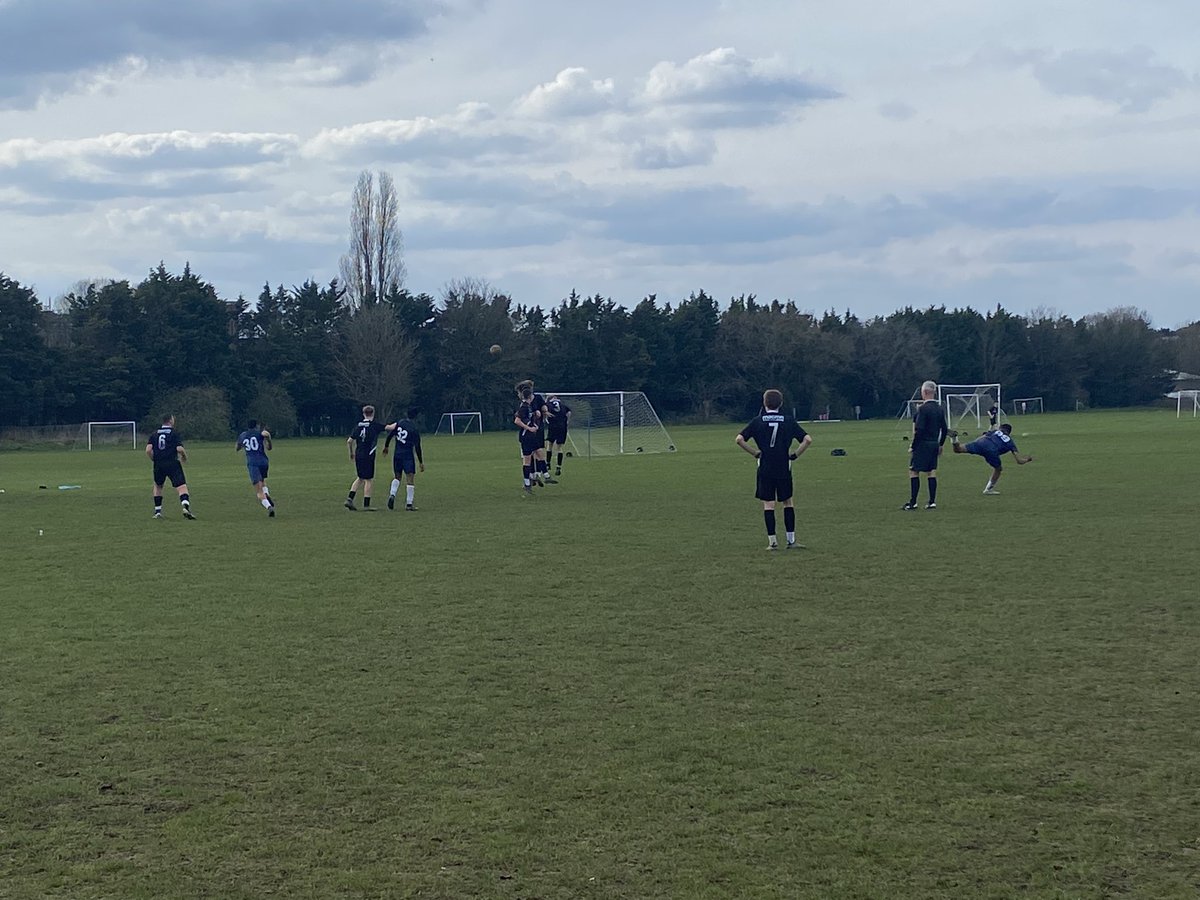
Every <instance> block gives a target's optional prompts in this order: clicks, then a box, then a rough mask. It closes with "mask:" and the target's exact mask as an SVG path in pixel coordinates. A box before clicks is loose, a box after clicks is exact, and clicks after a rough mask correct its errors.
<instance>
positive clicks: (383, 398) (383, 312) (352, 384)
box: [334, 305, 413, 415]
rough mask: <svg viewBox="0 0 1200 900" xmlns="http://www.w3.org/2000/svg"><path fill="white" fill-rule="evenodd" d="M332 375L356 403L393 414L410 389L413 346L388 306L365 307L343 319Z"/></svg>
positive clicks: (337, 340) (384, 413) (385, 413)
mask: <svg viewBox="0 0 1200 900" xmlns="http://www.w3.org/2000/svg"><path fill="white" fill-rule="evenodd" d="M336 346H337V353H336V355H335V358H334V376H335V377H336V379H337V382H338V386H339V387H340V388H341V389H342V390H343V391H345V393H346V395H347V396H348V397H350V398H351V399H353V400H354V402H355V403H363V404H366V403H371V404H374V405H375V406H377V407H378V408H379V411H380V414H381V415H388V414H391V413H395V412H396V410H397V409H399V406H400V404H401V403H402V402H403V401H404V400H405V399H406V397H407V395H408V394H409V393H410V392H411V390H412V368H413V345H412V342H411V341H409V340H408V338H407V337H406V336H405V334H404V329H403V328H402V327H401V325H400V323H399V322H398V321H396V316H395V314H394V313H393V312H392V310H391V307H389V306H386V305H375V306H368V307H364V308H362V309H360V310H359V311H358V312H357V313H355V314H354V315H353V316H350V317H349V318H348V319H345V320H343V322H342V325H341V328H340V330H339V332H338V336H337V339H336Z"/></svg>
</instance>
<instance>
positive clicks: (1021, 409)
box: [1012, 397, 1046, 416]
mask: <svg viewBox="0 0 1200 900" xmlns="http://www.w3.org/2000/svg"><path fill="white" fill-rule="evenodd" d="M1012 411H1013V415H1014V416H1027V415H1029V414H1030V413H1040V412H1045V411H1046V409H1045V407H1044V406H1043V405H1042V398H1041V397H1021V398H1019V399H1017V400H1014V401H1013V402H1012Z"/></svg>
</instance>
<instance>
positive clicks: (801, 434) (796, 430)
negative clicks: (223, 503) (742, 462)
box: [741, 412, 808, 475]
mask: <svg viewBox="0 0 1200 900" xmlns="http://www.w3.org/2000/svg"><path fill="white" fill-rule="evenodd" d="M741 435H742V437H743V438H744V439H745V440H747V441H749V440H753V441H754V443H756V444H757V445H758V449H759V450H760V451H761V452H762V456H761V457H759V460H758V468H759V470H760V471H762V472H765V473H768V474H772V475H783V474H786V473H787V472H788V469H789V462H790V461H789V460H788V455H789V454H790V453H791V448H792V441H793V440H797V441H803V440H804V438H805V437H807V436H808V432H807V431H805V430H804V429H803V428H801V427H800V423H799V422H797V421H796V420H795V419H794V418H792V417H791V416H789V415H786V414H784V413H780V412H764V413H763V414H762V415H759V416H755V417H754V418H753V419H751V420H750V422H749V424H747V425H746V427H745V428H743V429H742V430H741Z"/></svg>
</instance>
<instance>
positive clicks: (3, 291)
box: [0, 264, 1200, 438]
mask: <svg viewBox="0 0 1200 900" xmlns="http://www.w3.org/2000/svg"><path fill="white" fill-rule="evenodd" d="M366 277H367V276H366V275H365V274H362V275H360V278H361V279H363V280H365V279H366ZM380 277H381V276H380V274H379V273H378V272H376V275H375V278H376V282H375V283H376V284H379V283H381V282H380V281H379V279H380ZM384 281H385V282H386V283H387V285H388V286H387V289H386V291H385V292H377V291H375V290H363V289H362V286H361V285H359V286H358V288H359V289H358V290H357V291H355V292H354V294H353V295H352V297H351V296H348V292H347V288H346V287H345V286H344V285H343V283H342V282H340V281H339V280H337V279H335V280H333V281H331V282H329V283H328V284H319V283H317V282H314V281H311V280H310V281H305V282H304V283H303V284H301V285H299V286H293V287H290V288H289V287H284V286H283V285H278V286H276V287H271V286H270V285H269V284H267V285H264V287H263V289H262V292H261V293H260V294H259V295H258V297H257V298H255V300H254V302H253V303H252V302H250V301H248V300H247V299H246V298H244V297H238V298H237V299H236V300H223V299H221V298H220V297H219V296H218V295H217V292H216V290H215V289H214V288H213V286H212V285H211V284H209V283H208V282H206V281H205V280H204V279H202V278H201V277H200V276H198V275H196V274H195V273H193V272H192V271H191V270H190V268H189V267H185V268H184V271H183V273H182V274H173V273H171V272H169V271H168V270H167V269H166V268H165V267H164V266H163V265H162V264H159V265H158V267H156V268H154V269H152V270H151V271H150V272H149V273H148V274H147V276H146V277H145V278H144V279H143V280H142V281H141V282H140V283H138V284H131V283H129V282H128V281H97V282H92V283H87V284H83V285H80V286H79V287H78V288H77V289H76V290H74V291H72V292H70V293H68V294H67V295H66V296H65V297H63V298H59V299H58V300H57V301H56V302H55V304H54V305H53V308H52V309H51V308H49V307H48V306H47V305H46V304H44V303H43V302H42V301H41V300H40V298H38V297H37V296H36V294H35V292H34V291H33V290H32V289H31V288H29V287H25V286H23V285H21V284H20V283H19V282H17V281H16V280H14V279H12V278H11V277H9V276H8V275H5V274H3V273H0V425H4V426H12V425H51V424H61V423H73V422H82V421H89V420H90V421H102V420H129V419H133V420H136V421H138V422H139V423H142V424H143V425H145V424H152V420H153V419H154V417H155V416H156V415H157V414H159V413H160V412H164V411H168V410H170V411H174V412H176V413H177V414H179V415H181V417H183V418H184V419H185V420H187V421H188V422H189V425H188V428H187V433H188V434H189V435H190V436H195V437H197V438H200V437H225V436H227V435H228V434H229V433H230V432H231V431H232V430H233V429H234V426H235V423H240V422H242V421H243V420H244V419H246V418H248V417H251V416H253V417H257V418H259V419H261V420H263V421H266V422H269V423H270V424H271V425H272V428H273V430H274V431H275V432H276V433H278V434H294V435H317V434H334V433H337V434H340V433H343V432H346V431H348V430H349V427H350V426H351V425H352V424H353V422H354V421H355V420H356V418H357V415H358V408H359V406H360V405H362V404H363V403H367V402H370V403H374V404H375V405H376V406H378V407H380V408H381V409H382V410H383V411H384V413H385V415H393V414H395V413H397V412H398V411H400V410H401V408H402V407H403V406H407V405H408V404H409V403H411V402H416V403H417V405H419V406H420V407H421V409H422V415H423V418H424V419H425V422H426V424H427V426H429V425H432V424H433V423H435V422H436V421H437V418H438V417H439V415H440V414H441V413H442V412H445V411H451V410H464V411H465V410H472V411H475V410H477V411H480V412H482V414H483V421H484V424H485V427H488V428H505V427H508V425H509V423H510V422H511V419H512V409H513V398H512V385H513V384H514V383H515V382H516V381H518V380H520V379H521V378H526V377H532V378H534V379H535V380H536V381H537V383H538V385H539V387H541V388H544V389H556V390H561V391H601V390H617V389H619V390H640V391H645V392H646V394H647V396H648V397H649V398H650V400H651V402H652V403H653V404H654V406H655V408H656V409H657V410H658V412H659V414H660V415H661V416H662V417H663V418H664V419H666V420H669V421H677V422H679V421H711V420H723V419H743V418H747V417H748V416H750V415H752V414H753V413H755V412H756V411H757V409H758V404H759V395H760V393H761V391H762V389H763V388H765V387H768V386H772V387H779V388H781V389H782V390H783V391H784V392H785V396H786V397H787V401H788V405H789V406H794V407H795V408H796V411H797V413H798V414H799V415H800V416H801V417H802V418H808V417H814V416H816V415H819V414H822V413H825V412H826V411H828V412H830V414H831V415H833V416H835V417H847V416H851V415H853V410H854V408H855V407H858V408H859V410H860V411H861V414H862V415H863V416H864V417H878V416H895V415H896V414H897V412H898V410H899V409H900V407H901V406H902V405H903V403H904V401H905V400H907V399H908V398H909V397H910V396H911V395H912V392H913V389H914V388H915V386H916V385H918V384H919V383H920V382H921V381H923V380H924V379H926V378H933V379H935V380H940V381H945V382H951V383H977V382H980V383H982V382H1000V383H1001V384H1002V385H1003V390H1004V395H1005V397H1007V398H1015V397H1042V398H1043V400H1044V404H1045V408H1046V409H1047V410H1053V409H1058V410H1062V409H1075V408H1077V404H1079V403H1083V404H1086V405H1088V406H1099V407H1108V406H1130V405H1137V404H1144V403H1149V402H1153V401H1155V400H1157V399H1159V398H1160V397H1161V396H1162V394H1163V393H1164V392H1165V391H1166V390H1168V389H1169V381H1170V379H1169V377H1168V376H1167V372H1168V371H1169V370H1184V371H1190V372H1200V323H1195V324H1192V325H1189V326H1187V327H1186V328H1182V329H1179V330H1178V331H1169V330H1156V329H1154V328H1152V327H1151V325H1150V323H1149V321H1148V318H1147V316H1146V315H1145V314H1144V313H1142V312H1140V311H1138V310H1136V309H1132V308H1121V309H1114V310H1109V311H1107V312H1102V313H1096V314H1093V315H1088V316H1084V317H1083V318H1081V319H1078V320H1072V319H1071V318H1069V317H1067V316H1064V315H1059V314H1055V313H1052V312H1039V313H1035V314H1031V315H1029V316H1020V315H1014V314H1012V313H1009V312H1006V311H1005V310H1003V309H1002V308H1000V307H997V308H996V309H995V310H993V311H990V312H988V313H986V314H984V313H979V312H977V311H975V310H972V309H946V308H945V307H929V308H926V309H914V308H911V307H909V308H904V309H900V310H897V311H896V312H894V313H892V314H890V315H887V316H877V317H874V318H870V319H865V320H863V319H859V318H858V317H857V316H855V315H854V314H853V313H852V312H849V311H847V312H845V313H838V312H834V311H827V312H824V313H823V314H820V315H816V314H813V313H811V312H805V311H803V310H801V309H799V308H797V307H796V305H795V304H794V303H791V302H781V301H770V302H763V301H760V300H758V299H757V298H756V297H754V296H753V295H742V296H738V297H734V298H732V299H731V300H730V301H729V302H728V303H727V304H725V305H723V306H722V305H720V304H718V303H717V301H716V300H715V299H714V298H713V297H711V296H710V295H708V294H707V293H705V292H704V291H697V292H695V293H692V294H691V295H689V296H688V297H687V298H685V299H681V300H678V301H675V302H671V301H667V302H662V301H660V300H659V299H658V298H657V297H656V296H654V295H650V296H647V297H644V298H643V299H641V300H640V301H639V302H637V303H636V304H635V305H633V306H632V308H629V307H626V306H623V305H621V304H619V303H617V302H615V301H614V300H613V299H611V298H609V297H604V296H603V295H601V294H594V295H592V296H582V295H580V294H578V293H576V292H574V291H573V292H571V293H570V294H569V295H568V296H567V297H565V298H564V299H562V300H561V301H560V302H559V303H558V304H557V305H556V306H554V307H553V308H550V309H549V310H545V309H543V308H541V307H540V306H538V305H525V304H521V303H517V302H515V301H514V300H513V298H511V297H510V296H508V295H507V294H505V293H503V292H502V291H498V290H495V289H494V288H493V287H492V286H491V285H489V284H488V283H486V282H483V281H477V280H472V279H461V280H457V281H453V282H451V283H449V284H448V285H446V287H445V288H444V289H443V290H442V291H441V292H440V294H439V295H438V296H437V297H434V296H433V295H431V294H428V293H417V294H414V293H412V292H410V291H408V290H407V289H405V288H403V287H401V286H400V281H399V279H396V278H391V279H387V278H386V273H385V274H384ZM377 294H378V296H377ZM493 345H499V346H500V348H501V351H500V352H499V353H497V354H494V353H491V352H489V348H490V347H492V346H493Z"/></svg>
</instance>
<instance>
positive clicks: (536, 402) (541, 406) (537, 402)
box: [527, 392, 546, 437]
mask: <svg viewBox="0 0 1200 900" xmlns="http://www.w3.org/2000/svg"><path fill="white" fill-rule="evenodd" d="M530 404H531V405H532V406H533V411H534V421H532V422H530V423H529V424H530V425H536V426H537V430H538V434H539V435H540V434H541V433H542V432H543V431H545V429H546V414H545V410H546V398H545V397H543V396H542V395H541V394H539V393H536V392H535V393H534V395H533V400H532V401H530ZM527 421H528V420H527ZM530 437H533V435H530Z"/></svg>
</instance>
